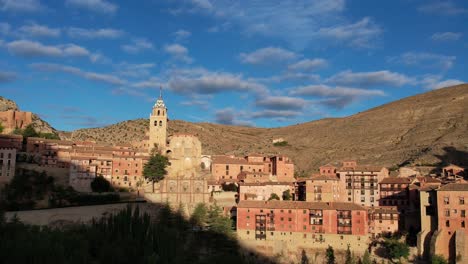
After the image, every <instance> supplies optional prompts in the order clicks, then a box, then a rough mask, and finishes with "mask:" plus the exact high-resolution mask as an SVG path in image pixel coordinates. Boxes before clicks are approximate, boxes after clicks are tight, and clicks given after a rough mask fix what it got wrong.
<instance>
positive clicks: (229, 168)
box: [211, 154, 295, 182]
mask: <svg viewBox="0 0 468 264" xmlns="http://www.w3.org/2000/svg"><path fill="white" fill-rule="evenodd" d="M211 173H212V175H213V178H214V179H215V180H217V181H222V182H240V181H244V182H269V181H272V182H294V181H295V179H294V164H293V163H292V161H291V160H290V159H289V158H288V157H286V156H282V155H280V156H272V157H267V156H265V155H261V154H252V155H248V156H245V157H244V158H240V157H235V156H226V155H221V156H213V160H212V163H211Z"/></svg>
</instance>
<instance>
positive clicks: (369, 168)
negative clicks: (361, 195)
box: [338, 165, 384, 171]
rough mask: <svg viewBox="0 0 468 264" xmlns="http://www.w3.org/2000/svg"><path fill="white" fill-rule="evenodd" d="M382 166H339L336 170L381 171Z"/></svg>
mask: <svg viewBox="0 0 468 264" xmlns="http://www.w3.org/2000/svg"><path fill="white" fill-rule="evenodd" d="M383 168H384V167H379V166H368V165H362V166H356V167H341V168H339V169H338V171H381V170H382V169H383Z"/></svg>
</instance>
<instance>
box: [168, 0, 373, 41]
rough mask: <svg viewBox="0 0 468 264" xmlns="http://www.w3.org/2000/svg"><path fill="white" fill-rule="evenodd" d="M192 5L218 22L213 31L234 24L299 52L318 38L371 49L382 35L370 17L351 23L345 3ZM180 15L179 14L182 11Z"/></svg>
mask: <svg viewBox="0 0 468 264" xmlns="http://www.w3.org/2000/svg"><path fill="white" fill-rule="evenodd" d="M192 2H193V7H194V8H188V9H186V10H185V11H186V12H196V11H200V12H201V13H202V14H207V15H211V16H213V17H214V18H215V19H216V20H217V25H215V26H213V27H212V28H210V30H209V31H211V32H217V31H220V30H222V29H223V27H222V26H221V25H224V24H226V25H231V24H232V25H237V26H239V27H240V28H241V29H242V31H243V32H244V33H245V34H248V35H259V34H260V35H264V36H268V37H275V38H279V39H282V40H285V41H287V42H289V43H290V44H291V46H293V47H294V48H296V49H303V48H305V47H307V46H308V45H309V44H312V45H315V44H314V42H315V41H316V40H319V39H324V38H326V39H332V40H333V38H335V37H338V38H339V39H338V40H340V43H342V44H352V45H354V46H360V47H370V46H373V43H371V42H373V41H374V40H375V39H376V38H377V37H378V35H380V33H381V30H380V28H379V27H378V26H377V25H376V23H373V22H372V21H371V19H369V18H364V19H362V20H359V21H358V22H355V23H353V22H350V21H349V19H347V17H346V16H345V14H344V11H345V9H346V8H345V0H314V1H310V0H256V1H241V2H239V1H231V0H216V1H211V2H209V1H203V2H206V5H205V8H202V6H203V5H200V3H195V1H192ZM196 2H201V1H196ZM177 13H178V14H180V13H181V12H180V10H179V12H177ZM343 29H349V30H352V31H353V32H352V34H355V35H354V36H352V35H349V34H346V36H344V35H345V34H344V32H343ZM317 43H320V46H323V45H326V44H325V43H323V42H317Z"/></svg>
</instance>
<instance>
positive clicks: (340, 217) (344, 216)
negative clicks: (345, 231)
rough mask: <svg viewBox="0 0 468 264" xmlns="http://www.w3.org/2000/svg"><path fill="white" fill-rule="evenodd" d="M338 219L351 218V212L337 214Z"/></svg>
mask: <svg viewBox="0 0 468 264" xmlns="http://www.w3.org/2000/svg"><path fill="white" fill-rule="evenodd" d="M337 217H338V219H351V214H338V216H337Z"/></svg>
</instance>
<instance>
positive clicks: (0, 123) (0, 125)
mask: <svg viewBox="0 0 468 264" xmlns="http://www.w3.org/2000/svg"><path fill="white" fill-rule="evenodd" d="M3 129H4V127H3V124H2V122H0V133H2V132H3Z"/></svg>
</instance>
